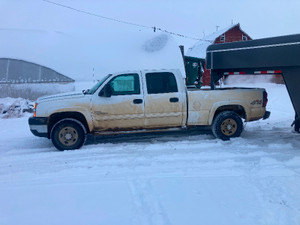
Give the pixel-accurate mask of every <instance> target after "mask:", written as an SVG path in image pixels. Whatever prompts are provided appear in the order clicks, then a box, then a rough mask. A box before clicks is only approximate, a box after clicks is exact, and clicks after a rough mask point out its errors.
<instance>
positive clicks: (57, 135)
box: [51, 119, 86, 150]
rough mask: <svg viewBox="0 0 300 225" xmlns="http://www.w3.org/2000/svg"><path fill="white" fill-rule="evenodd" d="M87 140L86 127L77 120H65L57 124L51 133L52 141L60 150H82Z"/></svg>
mask: <svg viewBox="0 0 300 225" xmlns="http://www.w3.org/2000/svg"><path fill="white" fill-rule="evenodd" d="M85 139H86V131H85V128H84V126H83V125H82V124H81V123H80V122H79V121H77V120H74V119H64V120H61V121H59V122H57V123H56V124H55V125H54V126H53V128H52V131H51V140H52V143H53V145H54V146H55V147H56V148H57V149H58V150H73V149H78V148H80V147H81V146H82V145H83V144H84V142H85Z"/></svg>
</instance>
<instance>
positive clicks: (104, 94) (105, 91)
mask: <svg viewBox="0 0 300 225" xmlns="http://www.w3.org/2000/svg"><path fill="white" fill-rule="evenodd" d="M111 95H112V88H111V86H110V84H109V83H108V84H106V85H105V86H104V87H103V89H102V90H101V91H100V92H99V96H101V97H107V98H109V97H111Z"/></svg>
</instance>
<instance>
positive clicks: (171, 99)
mask: <svg viewBox="0 0 300 225" xmlns="http://www.w3.org/2000/svg"><path fill="white" fill-rule="evenodd" d="M170 102H179V99H178V98H176V97H175V98H170Z"/></svg>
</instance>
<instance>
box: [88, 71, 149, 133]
mask: <svg viewBox="0 0 300 225" xmlns="http://www.w3.org/2000/svg"><path fill="white" fill-rule="evenodd" d="M141 87H142V85H141V80H140V76H139V74H138V73H129V74H120V75H116V76H113V77H112V78H111V79H110V81H108V82H107V83H106V85H105V86H104V87H102V88H101V90H99V91H98V92H97V94H94V96H93V99H92V115H93V118H94V124H95V131H113V130H131V129H141V128H144V124H145V117H144V98H143V92H142V90H141ZM107 90H109V91H107ZM105 92H109V93H105Z"/></svg>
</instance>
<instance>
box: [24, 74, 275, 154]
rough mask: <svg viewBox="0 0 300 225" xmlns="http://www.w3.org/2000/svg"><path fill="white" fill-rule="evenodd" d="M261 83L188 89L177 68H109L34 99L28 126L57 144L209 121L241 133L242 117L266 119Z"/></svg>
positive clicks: (228, 132) (226, 132)
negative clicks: (80, 84) (90, 83)
mask: <svg viewBox="0 0 300 225" xmlns="http://www.w3.org/2000/svg"><path fill="white" fill-rule="evenodd" d="M267 101H268V99H267V93H266V91H265V89H261V88H226V89H216V90H209V89H207V90H206V89H203V90H202V89H196V88H192V89H188V88H187V87H186V85H185V80H184V78H183V76H182V74H181V73H180V71H179V70H142V71H128V72H123V73H115V74H109V75H107V76H106V77H104V78H103V79H102V80H101V81H99V82H98V83H97V84H96V85H95V86H94V87H92V88H91V89H88V90H85V91H82V92H79V93H65V94H58V95H54V96H47V97H42V98H39V99H37V101H36V103H35V107H34V108H35V112H34V115H33V117H30V118H29V126H30V130H31V132H32V133H33V134H34V135H36V136H39V137H47V138H49V139H51V140H52V142H53V144H54V146H55V147H56V148H57V149H59V150H70V149H78V148H80V147H81V146H82V145H83V144H84V142H85V140H86V135H87V134H93V135H107V134H120V133H124V132H126V133H128V132H132V133H136V132H151V131H166V130H170V131H171V130H177V129H188V128H191V127H195V126H210V127H211V129H212V132H213V134H214V136H215V137H217V138H220V139H222V140H228V139H230V138H233V137H238V136H240V134H241V132H242V130H243V121H245V122H248V121H254V120H259V119H262V118H263V119H266V118H268V117H269V115H270V112H268V111H266V104H267Z"/></svg>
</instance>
